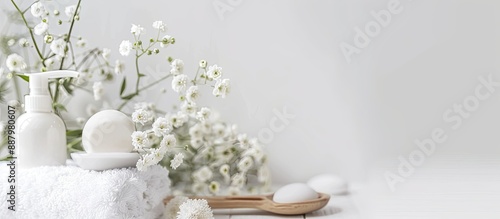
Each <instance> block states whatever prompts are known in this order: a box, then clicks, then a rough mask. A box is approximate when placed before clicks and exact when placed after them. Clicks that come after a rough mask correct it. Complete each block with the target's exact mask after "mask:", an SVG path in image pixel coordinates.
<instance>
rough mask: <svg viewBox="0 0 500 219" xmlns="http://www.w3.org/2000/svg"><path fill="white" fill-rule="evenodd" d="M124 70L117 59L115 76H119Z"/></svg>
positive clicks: (123, 65)
mask: <svg viewBox="0 0 500 219" xmlns="http://www.w3.org/2000/svg"><path fill="white" fill-rule="evenodd" d="M124 69H125V64H124V63H123V62H122V61H120V60H118V59H117V60H116V61H115V74H117V75H119V74H121V73H123V70H124Z"/></svg>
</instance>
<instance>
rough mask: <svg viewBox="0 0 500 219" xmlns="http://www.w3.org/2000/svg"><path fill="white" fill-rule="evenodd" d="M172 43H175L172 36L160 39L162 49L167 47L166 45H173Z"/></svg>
mask: <svg viewBox="0 0 500 219" xmlns="http://www.w3.org/2000/svg"><path fill="white" fill-rule="evenodd" d="M174 42H175V38H173V37H172V36H169V35H165V36H164V37H163V38H161V44H160V46H161V47H162V48H163V47H167V46H168V44H174Z"/></svg>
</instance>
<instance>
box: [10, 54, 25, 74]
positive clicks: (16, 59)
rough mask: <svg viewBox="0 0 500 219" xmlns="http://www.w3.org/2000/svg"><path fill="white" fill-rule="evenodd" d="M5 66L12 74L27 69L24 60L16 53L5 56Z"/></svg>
mask: <svg viewBox="0 0 500 219" xmlns="http://www.w3.org/2000/svg"><path fill="white" fill-rule="evenodd" d="M5 65H6V66H7V68H8V69H9V70H10V71H13V72H21V71H22V70H24V69H25V68H26V67H27V65H26V62H24V58H23V57H22V56H20V55H18V54H16V53H12V54H10V55H9V56H7V60H5Z"/></svg>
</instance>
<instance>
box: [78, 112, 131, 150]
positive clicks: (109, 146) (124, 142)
mask: <svg viewBox="0 0 500 219" xmlns="http://www.w3.org/2000/svg"><path fill="white" fill-rule="evenodd" d="M134 131H135V126H134V123H133V122H132V119H130V118H129V117H128V116H127V115H125V114H124V113H122V112H120V111H117V110H103V111H100V112H98V113H96V114H94V115H93V116H92V117H90V119H89V120H88V121H87V123H85V126H84V127H83V133H82V144H83V148H84V149H85V151H86V152H87V153H109V152H132V150H133V149H134V147H133V146H132V137H131V135H132V133H133V132H134Z"/></svg>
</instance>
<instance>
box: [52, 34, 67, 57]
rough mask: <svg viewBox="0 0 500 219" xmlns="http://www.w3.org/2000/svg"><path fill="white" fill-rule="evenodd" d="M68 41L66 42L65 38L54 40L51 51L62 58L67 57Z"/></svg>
mask: <svg viewBox="0 0 500 219" xmlns="http://www.w3.org/2000/svg"><path fill="white" fill-rule="evenodd" d="M66 44H67V43H66V41H64V39H63V38H59V39H57V40H54V41H53V42H52V43H51V44H50V50H51V51H52V52H53V53H54V54H56V55H58V56H61V57H64V56H66Z"/></svg>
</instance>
